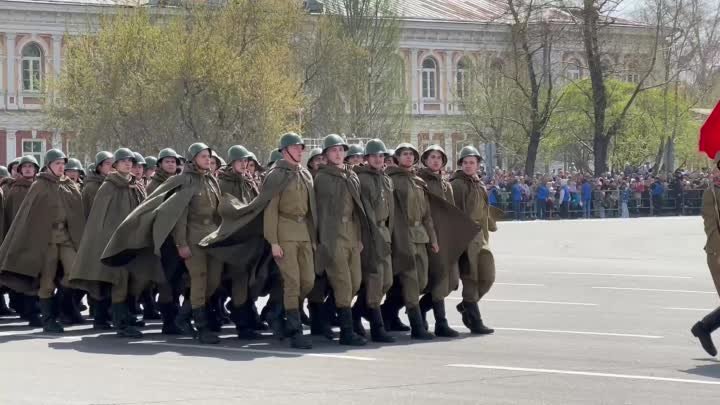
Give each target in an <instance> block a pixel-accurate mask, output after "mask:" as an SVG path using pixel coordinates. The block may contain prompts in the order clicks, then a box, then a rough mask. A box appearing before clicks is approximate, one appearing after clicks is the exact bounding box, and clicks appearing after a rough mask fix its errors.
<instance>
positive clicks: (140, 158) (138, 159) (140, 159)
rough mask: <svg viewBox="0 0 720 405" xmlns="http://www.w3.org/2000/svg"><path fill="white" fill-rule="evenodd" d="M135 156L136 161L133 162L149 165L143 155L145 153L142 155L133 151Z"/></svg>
mask: <svg viewBox="0 0 720 405" xmlns="http://www.w3.org/2000/svg"><path fill="white" fill-rule="evenodd" d="M133 156H135V162H133V163H134V164H137V165H143V166H145V165H147V162H146V161H145V158H144V157H143V155H141V154H139V153H137V152H133Z"/></svg>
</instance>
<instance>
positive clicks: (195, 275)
mask: <svg viewBox="0 0 720 405" xmlns="http://www.w3.org/2000/svg"><path fill="white" fill-rule="evenodd" d="M190 253H191V254H192V256H191V257H190V258H189V259H187V260H185V266H186V267H187V268H188V272H189V273H190V305H192V308H193V309H195V308H201V307H204V306H205V304H206V303H207V300H208V299H209V298H210V296H211V295H213V293H214V292H215V290H217V288H218V286H220V279H221V277H222V271H223V263H222V262H221V261H219V260H217V259H216V258H214V257H212V256H210V255H208V254H207V252H205V251H204V250H202V249H200V247H199V246H198V245H195V244H193V245H190Z"/></svg>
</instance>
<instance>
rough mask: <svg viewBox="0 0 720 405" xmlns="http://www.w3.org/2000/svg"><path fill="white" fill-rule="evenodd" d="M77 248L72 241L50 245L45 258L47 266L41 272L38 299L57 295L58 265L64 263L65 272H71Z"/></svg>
mask: <svg viewBox="0 0 720 405" xmlns="http://www.w3.org/2000/svg"><path fill="white" fill-rule="evenodd" d="M76 254H77V252H75V248H74V247H73V246H72V244H71V243H70V241H69V240H68V241H66V242H62V243H50V244H49V245H48V250H47V253H46V256H45V265H44V266H43V268H42V271H40V288H39V289H38V298H40V299H45V298H52V297H53V295H54V294H55V277H56V276H57V268H58V263H62V265H63V268H64V269H65V271H70V269H71V268H72V266H73V263H74V262H75V255H76Z"/></svg>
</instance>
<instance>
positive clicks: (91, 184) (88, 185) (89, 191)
mask: <svg viewBox="0 0 720 405" xmlns="http://www.w3.org/2000/svg"><path fill="white" fill-rule="evenodd" d="M112 164H113V154H112V153H111V152H108V151H101V152H98V153H97V154H96V155H95V170H91V171H89V173H88V175H87V177H85V184H84V187H83V190H82V197H83V212H84V213H85V218H87V217H88V215H90V209H91V208H92V204H93V201H95V194H97V191H98V189H100V186H101V185H102V183H103V181H105V176H107V175H108V174H110V172H111V171H112Z"/></svg>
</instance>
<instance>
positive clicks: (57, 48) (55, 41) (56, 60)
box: [52, 34, 63, 76]
mask: <svg viewBox="0 0 720 405" xmlns="http://www.w3.org/2000/svg"><path fill="white" fill-rule="evenodd" d="M62 40H63V36H62V34H53V36H52V52H53V75H55V76H57V75H58V74H60V61H61V55H62Z"/></svg>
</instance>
